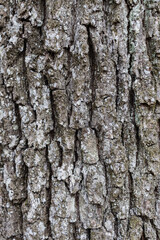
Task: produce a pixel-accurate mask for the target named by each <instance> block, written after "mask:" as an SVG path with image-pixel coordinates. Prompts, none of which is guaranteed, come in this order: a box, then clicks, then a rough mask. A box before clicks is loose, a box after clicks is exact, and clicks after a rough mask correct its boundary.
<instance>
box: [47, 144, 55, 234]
mask: <svg viewBox="0 0 160 240" xmlns="http://www.w3.org/2000/svg"><path fill="white" fill-rule="evenodd" d="M45 156H46V161H47V167H48V171H49V179H48V180H49V183H48V189H47V228H48V235H49V237H51V238H52V231H51V223H50V219H49V217H50V207H51V201H52V176H53V172H52V166H51V163H50V161H49V158H48V145H47V146H46V152H45Z"/></svg>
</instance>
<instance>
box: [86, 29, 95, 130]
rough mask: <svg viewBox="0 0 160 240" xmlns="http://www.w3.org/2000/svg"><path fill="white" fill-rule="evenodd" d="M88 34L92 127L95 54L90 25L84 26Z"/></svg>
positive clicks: (90, 123) (90, 122)
mask: <svg viewBox="0 0 160 240" xmlns="http://www.w3.org/2000/svg"><path fill="white" fill-rule="evenodd" d="M85 26H86V29H87V33H88V47H89V51H88V57H89V67H90V89H91V102H90V104H89V105H90V106H89V108H90V109H89V113H90V121H89V126H90V127H91V125H92V115H93V105H94V101H95V77H96V70H97V59H96V53H95V50H94V44H93V41H92V37H91V33H90V29H91V28H94V27H93V26H92V25H85Z"/></svg>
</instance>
